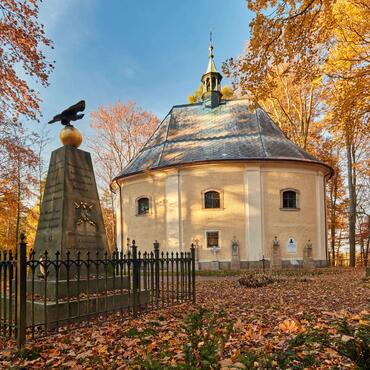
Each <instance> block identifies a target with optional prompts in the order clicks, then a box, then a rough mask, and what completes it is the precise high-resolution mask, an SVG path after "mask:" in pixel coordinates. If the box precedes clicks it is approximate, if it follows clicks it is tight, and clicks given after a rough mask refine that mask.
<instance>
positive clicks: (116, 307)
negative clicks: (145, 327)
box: [0, 234, 195, 348]
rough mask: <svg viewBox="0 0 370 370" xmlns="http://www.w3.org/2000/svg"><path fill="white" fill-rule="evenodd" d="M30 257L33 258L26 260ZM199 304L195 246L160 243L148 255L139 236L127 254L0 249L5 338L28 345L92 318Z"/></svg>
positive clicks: (0, 316) (0, 314)
mask: <svg viewBox="0 0 370 370" xmlns="http://www.w3.org/2000/svg"><path fill="white" fill-rule="evenodd" d="M27 257H28V258H27ZM186 301H192V302H195V248H194V246H193V245H191V248H190V252H176V253H168V252H167V253H164V252H160V250H159V243H158V242H155V243H154V249H153V251H152V252H144V253H142V252H141V251H140V250H138V247H137V245H136V244H135V241H133V242H132V246H131V247H130V250H129V251H128V252H127V253H126V254H123V253H122V252H118V251H114V252H113V253H112V255H108V253H105V254H104V255H99V253H96V254H94V255H91V254H90V253H89V252H87V253H86V255H84V256H82V255H81V253H80V252H78V253H76V254H74V255H72V254H71V252H67V253H66V254H65V255H61V254H60V253H59V252H57V253H55V255H54V256H49V254H48V252H47V251H45V253H43V254H42V255H41V256H36V255H35V252H34V251H31V253H30V254H29V256H27V255H26V237H25V235H24V234H21V241H20V243H19V245H18V246H17V251H16V253H15V254H13V253H12V252H11V251H1V252H0V336H2V337H6V338H13V339H16V341H17V346H18V348H22V347H23V346H24V344H25V342H26V338H36V337H39V336H42V335H47V334H50V332H51V331H53V330H55V329H58V328H59V327H62V326H63V327H64V326H68V327H75V326H79V325H83V324H84V323H85V324H86V323H88V322H89V321H91V320H92V319H99V318H104V319H105V320H106V319H108V318H112V319H124V318H127V317H132V316H136V315H138V314H139V313H141V312H144V311H149V310H153V309H156V308H160V307H166V306H170V305H175V304H178V303H182V302H186Z"/></svg>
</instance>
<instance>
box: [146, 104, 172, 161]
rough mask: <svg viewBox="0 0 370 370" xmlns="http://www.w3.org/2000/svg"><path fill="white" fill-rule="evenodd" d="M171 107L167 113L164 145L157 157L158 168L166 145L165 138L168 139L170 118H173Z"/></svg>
mask: <svg viewBox="0 0 370 370" xmlns="http://www.w3.org/2000/svg"><path fill="white" fill-rule="evenodd" d="M172 111H173V107H172V108H171V110H170V111H169V112H168V114H167V116H168V115H170V119H169V121H168V125H167V130H166V137H165V138H164V144H163V148H162V151H161V153H160V154H159V157H158V161H157V163H158V166H159V164H160V163H161V160H162V156H163V152H164V148H165V147H166V144H167V138H168V131H169V130H170V124H171V120H172V116H173V114H172V113H173V112H172ZM167 116H166V117H167ZM148 141H149V140H148Z"/></svg>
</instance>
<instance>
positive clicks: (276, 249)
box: [271, 236, 282, 270]
mask: <svg viewBox="0 0 370 370" xmlns="http://www.w3.org/2000/svg"><path fill="white" fill-rule="evenodd" d="M281 267H282V263H281V253H280V242H279V240H278V238H277V236H275V237H274V239H273V241H272V263H271V268H272V269H274V270H280V269H281Z"/></svg>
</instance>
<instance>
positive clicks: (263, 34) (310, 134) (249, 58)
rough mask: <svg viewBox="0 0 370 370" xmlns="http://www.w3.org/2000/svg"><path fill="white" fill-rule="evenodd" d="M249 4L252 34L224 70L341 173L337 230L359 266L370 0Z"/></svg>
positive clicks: (257, 0) (254, 0)
mask: <svg viewBox="0 0 370 370" xmlns="http://www.w3.org/2000/svg"><path fill="white" fill-rule="evenodd" d="M248 7H249V9H250V10H251V11H253V12H254V13H255V17H254V18H253V21H252V22H251V24H250V27H251V38H250V40H249V41H248V42H247V44H246V49H245V53H244V54H243V55H241V56H239V57H238V58H235V59H234V58H231V59H229V60H228V61H227V62H226V63H225V65H224V68H223V69H224V72H225V73H226V75H227V76H228V77H229V78H232V80H233V81H234V88H235V89H236V91H238V92H239V93H240V94H242V95H247V96H249V97H250V98H252V99H253V100H254V101H255V103H256V104H259V105H260V106H262V107H263V108H264V109H265V110H266V111H267V112H268V113H269V114H270V115H271V117H272V118H273V119H274V121H275V122H277V123H278V125H279V126H280V128H281V129H282V130H283V131H284V132H285V134H286V135H287V136H288V137H289V138H290V139H291V140H292V141H293V142H295V143H296V144H297V145H299V146H300V147H302V148H303V149H305V150H307V151H308V152H310V153H311V154H313V155H315V156H316V157H318V158H320V159H322V160H323V161H325V162H327V163H329V164H332V165H333V168H335V169H336V171H337V172H338V173H339V174H338V175H336V176H334V177H333V178H332V180H331V181H332V182H333V181H334V182H335V184H334V185H329V187H330V190H329V197H330V199H329V204H330V205H331V207H335V208H336V209H335V210H334V211H333V210H332V211H331V217H338V220H331V227H333V225H335V226H334V227H335V230H333V229H332V230H331V233H332V238H333V233H334V234H335V235H338V234H340V233H342V231H343V233H342V236H343V234H345V238H347V240H349V245H350V258H351V260H350V262H351V265H352V266H354V264H355V244H356V233H357V232H358V231H356V230H357V229H356V223H358V218H359V217H360V215H363V214H364V213H365V214H366V212H368V210H369V202H366V201H365V203H366V205H365V204H364V201H363V200H364V199H369V198H370V197H369V187H368V185H369V183H368V158H369V154H370V144H369V132H370V130H369V124H368V123H369V122H368V112H369V108H370V106H369V102H370V99H369V95H370V94H369V89H368V86H369V83H370V58H369V55H370V39H369V30H370V7H369V5H368V2H366V1H362V0H327V1H321V0H303V1H285V0H282V1H277V0H271V1H269V0H249V1H248ZM325 146H328V148H324V147H325ZM344 181H346V183H347V191H346V189H345V188H344ZM333 189H334V190H335V196H334V198H335V201H334V202H333V199H334V198H333ZM365 189H367V190H365ZM345 202H347V206H348V212H347V209H345V208H344V206H343V205H344V203H345ZM360 203H361V205H360ZM343 216H345V218H346V224H347V225H348V228H347V230H343V227H344V226H345V225H344V224H343ZM343 237H344V236H343ZM333 256H334V255H333ZM332 262H334V260H332Z"/></svg>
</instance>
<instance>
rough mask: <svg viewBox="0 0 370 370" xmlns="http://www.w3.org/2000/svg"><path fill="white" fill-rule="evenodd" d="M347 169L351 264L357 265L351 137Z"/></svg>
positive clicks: (347, 147) (352, 265)
mask: <svg viewBox="0 0 370 370" xmlns="http://www.w3.org/2000/svg"><path fill="white" fill-rule="evenodd" d="M346 149H347V150H346V152H347V171H348V176H347V178H348V241H349V265H350V266H351V267H355V265H356V197H355V189H354V186H353V176H352V175H353V171H352V151H351V144H350V142H349V138H348V137H347V138H346Z"/></svg>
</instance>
